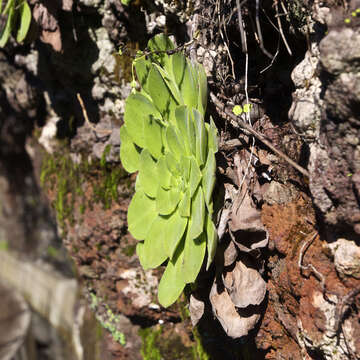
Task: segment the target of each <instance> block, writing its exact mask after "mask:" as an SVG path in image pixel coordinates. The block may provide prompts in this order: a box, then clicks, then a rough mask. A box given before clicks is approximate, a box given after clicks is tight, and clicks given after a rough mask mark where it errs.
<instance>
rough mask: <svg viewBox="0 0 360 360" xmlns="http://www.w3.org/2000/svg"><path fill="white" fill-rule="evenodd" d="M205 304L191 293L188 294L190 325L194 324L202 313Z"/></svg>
mask: <svg viewBox="0 0 360 360" xmlns="http://www.w3.org/2000/svg"><path fill="white" fill-rule="evenodd" d="M204 309H205V304H204V302H203V301H201V300H198V299H197V298H196V297H195V296H194V295H193V294H191V295H190V304H189V311H190V318H191V323H192V326H196V325H197V323H198V322H199V320H200V319H201V318H202V316H203V314H204Z"/></svg>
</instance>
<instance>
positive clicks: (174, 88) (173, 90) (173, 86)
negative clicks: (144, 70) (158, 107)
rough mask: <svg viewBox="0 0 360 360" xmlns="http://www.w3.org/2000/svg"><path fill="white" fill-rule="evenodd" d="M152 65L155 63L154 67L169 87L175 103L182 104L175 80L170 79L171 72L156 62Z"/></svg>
mask: <svg viewBox="0 0 360 360" xmlns="http://www.w3.org/2000/svg"><path fill="white" fill-rule="evenodd" d="M154 65H155V67H156V69H157V70H158V71H159V73H160V75H161V76H162V78H163V80H164V82H165V84H166V85H167V87H168V88H169V90H170V92H171V94H172V96H173V97H174V99H175V101H176V103H177V104H183V103H184V101H183V99H182V96H181V93H180V90H179V88H178V87H177V85H176V83H175V81H174V80H173V79H172V74H169V73H167V72H166V71H165V70H164V69H162V68H161V67H160V66H158V65H157V64H154ZM169 120H170V121H171V120H172V119H169Z"/></svg>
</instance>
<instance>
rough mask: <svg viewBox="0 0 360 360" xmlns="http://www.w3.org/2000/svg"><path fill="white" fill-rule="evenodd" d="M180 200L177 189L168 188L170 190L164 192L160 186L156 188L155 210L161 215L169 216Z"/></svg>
mask: <svg viewBox="0 0 360 360" xmlns="http://www.w3.org/2000/svg"><path fill="white" fill-rule="evenodd" d="M180 198H181V193H180V190H179V189H176V188H175V189H174V188H170V190H165V189H164V188H162V187H161V186H159V187H158V191H157V194H156V210H157V212H158V213H159V214H161V215H169V214H171V213H172V212H173V211H174V210H175V208H176V206H177V204H178V203H179V201H180Z"/></svg>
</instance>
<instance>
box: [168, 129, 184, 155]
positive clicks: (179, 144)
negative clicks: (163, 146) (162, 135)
mask: <svg viewBox="0 0 360 360" xmlns="http://www.w3.org/2000/svg"><path fill="white" fill-rule="evenodd" d="M166 142H167V148H168V149H169V150H170V151H171V152H172V154H173V155H174V157H175V158H176V159H177V160H179V159H180V158H181V156H182V155H183V154H184V153H185V147H184V143H183V141H182V137H181V136H180V133H179V130H178V129H177V128H175V126H173V125H171V124H170V125H169V126H168V127H167V129H166Z"/></svg>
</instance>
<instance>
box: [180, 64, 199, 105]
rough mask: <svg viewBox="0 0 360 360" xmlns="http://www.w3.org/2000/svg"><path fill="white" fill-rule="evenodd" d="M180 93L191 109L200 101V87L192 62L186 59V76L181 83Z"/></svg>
mask: <svg viewBox="0 0 360 360" xmlns="http://www.w3.org/2000/svg"><path fill="white" fill-rule="evenodd" d="M179 87H180V93H181V95H182V98H183V100H184V104H186V105H187V106H188V107H189V109H191V108H196V107H197V103H198V97H199V93H198V89H197V83H196V79H195V78H194V76H193V69H192V64H191V62H190V61H189V60H187V59H186V65H185V68H184V76H183V77H182V80H181V82H180V84H179Z"/></svg>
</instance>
